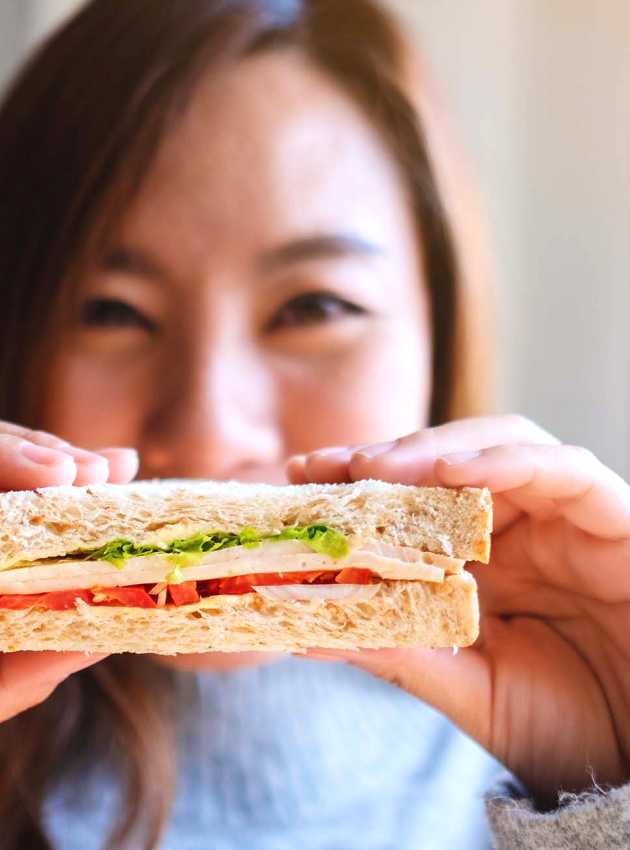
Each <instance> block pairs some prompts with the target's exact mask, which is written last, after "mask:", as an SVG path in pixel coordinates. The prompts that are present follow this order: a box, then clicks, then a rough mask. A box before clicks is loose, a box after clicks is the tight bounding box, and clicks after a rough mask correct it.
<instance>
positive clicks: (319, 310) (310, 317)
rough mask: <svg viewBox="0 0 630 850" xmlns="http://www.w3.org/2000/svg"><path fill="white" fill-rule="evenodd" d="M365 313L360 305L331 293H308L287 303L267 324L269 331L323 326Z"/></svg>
mask: <svg viewBox="0 0 630 850" xmlns="http://www.w3.org/2000/svg"><path fill="white" fill-rule="evenodd" d="M365 313H366V310H365V309H364V308H363V307H360V306H359V305H358V304H354V303H353V302H351V301H346V300H345V298H339V297H338V296H337V295H332V294H331V293H329V292H308V293H305V294H304V295H298V296H297V297H296V298H292V299H291V300H290V301H287V303H286V304H284V305H283V306H282V307H281V308H280V309H279V310H278V311H277V312H276V314H275V315H274V316H273V317H272V319H271V321H270V322H269V323H268V324H267V330H268V331H275V330H280V329H281V328H291V327H308V326H309V325H321V324H324V323H327V322H333V321H336V320H339V319H343V318H345V317H347V316H360V315H365Z"/></svg>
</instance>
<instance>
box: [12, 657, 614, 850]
mask: <svg viewBox="0 0 630 850" xmlns="http://www.w3.org/2000/svg"><path fill="white" fill-rule="evenodd" d="M192 681H195V680H192ZM196 682H197V693H196V696H194V698H191V699H189V700H188V702H187V704H186V705H182V706H181V710H180V712H179V714H180V717H181V719H182V721H183V723H182V728H183V730H184V734H183V737H182V740H181V746H180V783H179V788H178V793H177V797H176V800H175V806H174V809H173V813H172V817H171V821H170V823H169V825H168V828H167V831H166V834H165V835H164V838H163V841H162V843H161V845H160V850H243V849H244V848H248V850H250V848H251V850H297V848H299V850H489V848H490V847H491V845H492V844H493V845H494V847H495V850H543V848H544V850H569V848H570V850H586V848H588V850H600V848H601V850H604V848H605V850H615V848H622V847H623V848H630V786H628V787H625V788H622V789H619V790H617V791H612V792H610V793H609V794H607V795H599V796H594V797H588V798H586V799H584V800H581V801H577V802H576V801H573V802H569V801H568V800H565V801H564V804H563V806H562V808H561V809H560V810H558V811H557V812H555V813H552V814H546V815H540V814H536V813H535V812H534V811H533V809H532V805H531V803H530V802H529V801H528V799H527V795H526V794H525V792H524V790H523V789H522V788H519V786H518V785H517V783H515V782H514V780H513V779H511V778H510V777H507V778H505V779H501V780H500V781H499V782H498V784H497V776H500V775H501V774H502V773H503V771H502V769H501V767H500V765H498V764H497V763H496V762H495V761H493V760H492V759H491V758H490V757H489V756H488V755H487V754H486V753H485V752H484V751H483V750H481V748H480V747H478V746H477V745H476V744H475V743H473V742H472V741H471V740H470V739H469V738H466V737H465V736H464V735H462V734H461V733H460V732H458V731H457V730H456V729H455V728H454V727H453V726H452V725H451V724H450V723H449V722H448V721H447V720H445V719H444V718H443V717H441V716H440V715H439V714H437V712H435V711H433V710H432V709H430V708H428V707H427V706H426V705H424V704H422V703H421V702H419V701H418V700H416V699H414V698H413V697H411V696H409V695H408V694H405V693H403V692H402V691H400V690H398V689H396V688H394V687H392V686H390V685H387V684H385V683H384V682H382V681H380V680H378V679H374V678H372V677H371V676H368V675H367V674H365V673H363V672H361V671H359V670H356V669H352V668H349V667H346V666H344V665H337V664H321V663H317V662H314V661H303V660H298V659H287V660H286V661H281V662H279V663H277V664H273V665H269V666H267V667H260V668H256V669H252V670H241V671H234V672H232V673H224V674H215V675H205V676H199V677H196ZM488 788H492V789H493V790H492V791H491V793H490V794H489V796H486V801H485V804H484V793H485V794H486V795H487V792H488ZM115 807H116V785H115V783H114V782H112V781H111V780H108V778H107V776H106V775H104V774H101V775H95V776H92V777H91V778H90V777H86V776H83V775H82V776H79V777H75V779H74V780H73V781H72V780H69V781H68V782H66V784H65V785H64V786H62V787H61V788H59V789H58V790H57V792H56V793H55V794H54V795H52V796H51V797H50V799H49V801H48V806H47V809H46V820H47V825H48V830H49V833H50V835H51V837H52V838H53V839H54V842H55V846H56V847H57V848H59V850H96V848H100V847H102V843H103V839H104V837H105V835H106V834H107V832H108V830H109V828H110V827H111V825H112V822H113V810H114V809H115ZM0 843H1V842H0Z"/></svg>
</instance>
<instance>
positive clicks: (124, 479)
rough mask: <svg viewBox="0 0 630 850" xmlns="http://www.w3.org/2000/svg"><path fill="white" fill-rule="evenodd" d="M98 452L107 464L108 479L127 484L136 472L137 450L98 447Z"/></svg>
mask: <svg viewBox="0 0 630 850" xmlns="http://www.w3.org/2000/svg"><path fill="white" fill-rule="evenodd" d="M98 454H99V455H101V456H102V457H104V458H105V459H106V460H107V462H108V464H109V479H108V480H109V481H110V482H112V483H113V484H127V483H128V482H129V481H132V480H133V479H134V478H135V477H136V475H137V473H138V463H139V461H138V452H137V451H136V450H135V449H118V448H116V449H99V451H98Z"/></svg>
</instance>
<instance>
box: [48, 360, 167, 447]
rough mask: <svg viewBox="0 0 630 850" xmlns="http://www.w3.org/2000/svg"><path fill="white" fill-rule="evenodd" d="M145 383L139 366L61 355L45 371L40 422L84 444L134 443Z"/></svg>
mask: <svg viewBox="0 0 630 850" xmlns="http://www.w3.org/2000/svg"><path fill="white" fill-rule="evenodd" d="M150 386H151V380H150V378H149V377H148V376H147V374H146V368H144V367H143V368H138V367H137V366H136V367H135V368H134V366H133V365H129V364H124V365H123V364H113V363H104V362H99V361H98V359H97V360H96V361H95V360H93V359H92V358H89V357H85V356H81V355H79V354H74V355H73V354H69V355H65V356H64V355H61V356H59V357H57V358H56V359H55V361H54V362H53V365H52V367H51V369H50V370H49V372H48V376H47V380H46V385H45V387H44V391H43V394H42V405H41V408H40V410H41V413H40V426H41V427H42V428H44V429H46V430H48V431H51V432H52V433H54V434H57V435H59V436H61V437H64V438H65V439H67V440H69V441H71V442H73V443H77V444H78V445H81V446H85V447H86V448H99V447H103V446H112V445H124V446H126V445H135V444H137V441H138V438H139V434H140V427H141V421H142V415H143V410H144V405H145V403H146V402H147V401H148V400H146V399H145V396H146V395H147V393H148V389H149V387H150Z"/></svg>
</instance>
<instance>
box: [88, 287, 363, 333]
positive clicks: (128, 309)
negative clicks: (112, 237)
mask: <svg viewBox="0 0 630 850" xmlns="http://www.w3.org/2000/svg"><path fill="white" fill-rule="evenodd" d="M366 312H367V311H366V310H365V309H364V308H363V307H360V306H359V305H358V304H355V303H353V302H352V301H347V300H346V299H345V298H340V297H339V296H337V295H331V294H330V293H329V292H308V293H305V294H303V295H298V296H296V297H295V298H292V299H291V300H290V301H287V303H286V304H284V305H283V306H282V307H280V309H279V310H278V311H277V312H276V314H275V315H274V316H273V317H272V319H271V320H270V321H269V322H268V323H267V325H266V328H265V330H266V331H267V332H274V331H279V330H282V329H283V328H291V327H312V326H315V325H321V324H326V323H328V322H334V321H336V320H338V319H339V318H342V317H344V316H361V315H365V313H366ZM81 322H82V324H84V325H86V326H88V327H92V328H130V327H136V328H140V329H142V330H145V331H148V332H149V333H152V332H154V331H155V330H156V325H155V323H154V322H153V321H151V319H149V318H147V316H145V315H144V314H143V313H142V312H141V311H140V310H137V309H136V308H135V307H133V306H132V305H131V304H128V303H127V302H126V301H122V300H120V299H118V298H94V299H92V300H91V301H87V302H86V303H85V304H84V305H83V306H82V308H81Z"/></svg>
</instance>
